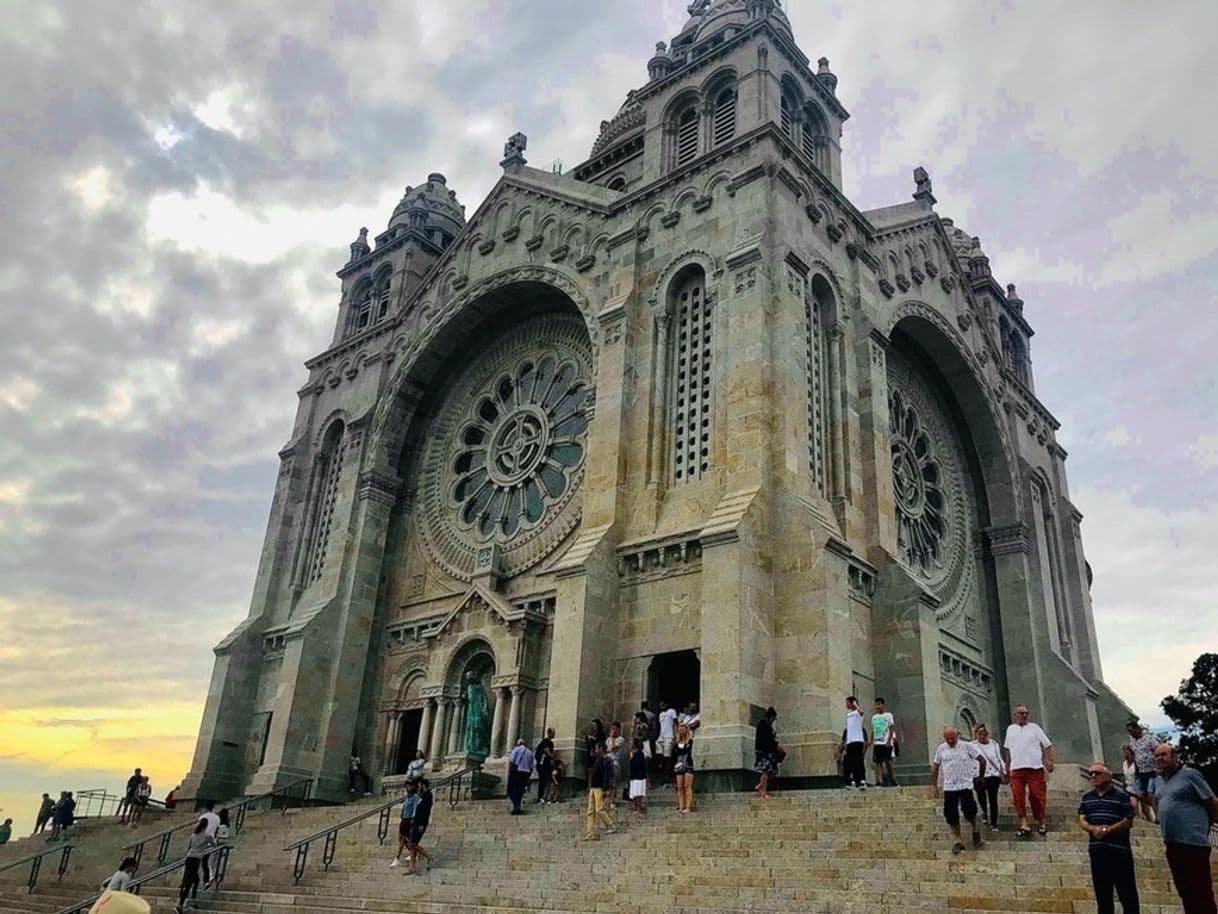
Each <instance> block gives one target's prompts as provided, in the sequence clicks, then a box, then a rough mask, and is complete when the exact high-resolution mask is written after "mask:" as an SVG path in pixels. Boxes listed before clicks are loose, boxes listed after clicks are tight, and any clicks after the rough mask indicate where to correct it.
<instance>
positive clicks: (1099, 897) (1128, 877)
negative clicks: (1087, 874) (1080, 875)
mask: <svg viewBox="0 0 1218 914" xmlns="http://www.w3.org/2000/svg"><path fill="white" fill-rule="evenodd" d="M1084 776H1085V777H1087V778H1089V779H1090V780H1091V788H1092V789H1091V790H1089V791H1087V792H1086V793H1085V794H1083V801H1082V803H1080V804H1079V807H1078V823H1079V825H1080V826H1082V829H1083V831H1085V832H1086V833H1087V834H1088V835H1089V836H1090V837H1089V838H1088V841H1087V852H1088V856H1090V858H1091V884H1092V885H1093V886H1094V887H1095V906H1096V911H1097V914H1115V911H1116V906H1115V905H1114V904H1113V901H1112V893H1113V891H1114V890H1115V892H1116V895H1117V897H1118V898H1119V899H1120V900H1121V910H1122V911H1124V912H1125V914H1140V911H1141V907H1140V905H1139V904H1138V880H1137V875H1136V874H1135V873H1134V868H1133V850H1132V849H1131V848H1130V846H1129V832H1130V829H1132V828H1133V819H1134V811H1133V803H1132V802H1131V800H1130V797H1129V794H1127V793H1126V792H1125V791H1123V790H1121V788H1119V787H1117V786H1116V785H1115V784H1113V783H1112V772H1111V771H1109V770H1108V767H1107V766H1106V765H1105V764H1104V763H1103V762H1092V763H1091V764H1090V765H1089V766H1088V767H1087V770H1086V771H1085V772H1084Z"/></svg>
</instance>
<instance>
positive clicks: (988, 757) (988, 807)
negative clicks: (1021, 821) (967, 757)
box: [973, 724, 1007, 832]
mask: <svg viewBox="0 0 1218 914" xmlns="http://www.w3.org/2000/svg"><path fill="white" fill-rule="evenodd" d="M973 745H975V746H976V747H977V751H978V752H980V753H981V757H982V758H983V759H985V772H984V773H982V772H980V771H979V772H978V773H977V781H976V784H975V786H976V788H977V805H978V806H980V807H981V818H982V820H988V821H989V823H990V831H992V832H996V831H998V789H999V788H1000V787H1001V786H1002V784H1003V782H1004V781H1005V780H1006V774H1007V765H1006V762H1004V761H1003V760H1002V749H1000V748H999V746H998V743H996V742H995V741H994V740H992V739H990V728H989V727H987V726H986V725H985V724H978V725H977V726H976V727H974V728H973Z"/></svg>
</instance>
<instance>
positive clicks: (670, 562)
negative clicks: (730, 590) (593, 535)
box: [618, 531, 702, 586]
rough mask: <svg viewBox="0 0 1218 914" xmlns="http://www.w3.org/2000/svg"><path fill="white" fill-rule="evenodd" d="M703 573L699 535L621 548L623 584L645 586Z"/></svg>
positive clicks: (633, 544)
mask: <svg viewBox="0 0 1218 914" xmlns="http://www.w3.org/2000/svg"><path fill="white" fill-rule="evenodd" d="M701 570H702V543H701V541H700V540H699V539H698V534H697V533H696V532H693V531H691V532H689V533H686V534H682V535H679V536H675V537H666V538H664V539H661V540H655V541H652V542H641V543H628V544H626V545H623V546H619V547H618V573H619V575H620V576H621V580H622V585H623V586H628V585H633V584H644V583H647V582H648V581H654V580H658V579H661V578H671V577H678V576H680V575H685V574H694V573H697V572H699V571H701Z"/></svg>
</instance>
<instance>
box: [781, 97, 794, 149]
mask: <svg viewBox="0 0 1218 914" xmlns="http://www.w3.org/2000/svg"><path fill="white" fill-rule="evenodd" d="M782 132H783V133H785V134H786V135H787V136H789V137H791V138H792V139H794V138H795V107H794V106H793V105H792V104H791V99H790V98H788V97H787V96H785V95H784V96H783V97H782Z"/></svg>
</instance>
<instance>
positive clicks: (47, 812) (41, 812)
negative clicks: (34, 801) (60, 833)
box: [34, 793, 55, 835]
mask: <svg viewBox="0 0 1218 914" xmlns="http://www.w3.org/2000/svg"><path fill="white" fill-rule="evenodd" d="M54 811H55V801H54V800H52V799H51V795H50V794H49V793H44V794H43V795H42V805H41V806H39V807H38V815H37V817H35V819H34V834H36V835H40V834H42V833H43V832H44V831H46V829H47V826H48V825H49V824H50V823H51V813H52V812H54Z"/></svg>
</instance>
